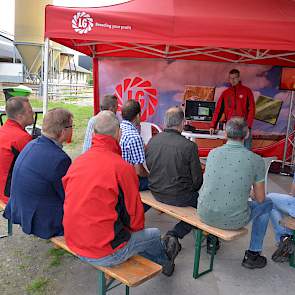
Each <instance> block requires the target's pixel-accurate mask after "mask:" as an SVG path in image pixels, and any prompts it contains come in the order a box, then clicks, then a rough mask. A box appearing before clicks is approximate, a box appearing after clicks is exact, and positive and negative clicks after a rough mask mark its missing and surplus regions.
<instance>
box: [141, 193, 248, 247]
mask: <svg viewBox="0 0 295 295" xmlns="http://www.w3.org/2000/svg"><path fill="white" fill-rule="evenodd" d="M140 195H141V200H142V202H143V203H145V204H147V205H149V206H151V207H153V208H155V209H157V210H160V211H162V212H164V213H166V214H168V215H170V216H173V217H175V218H177V219H179V220H182V221H185V222H186V223H189V224H191V225H193V226H195V227H197V228H199V229H201V230H204V231H206V232H208V233H210V234H212V235H214V236H216V237H219V238H221V239H223V240H225V241H231V240H234V239H236V238H239V237H240V236H242V235H246V234H247V233H248V230H247V229H246V228H241V229H238V230H223V229H218V228H215V227H212V226H210V225H207V224H205V223H204V222H202V221H201V220H200V217H199V216H198V214H197V212H196V209H195V208H193V207H176V206H171V205H166V204H164V203H161V202H158V201H157V200H156V199H155V198H154V197H153V195H152V193H151V192H150V191H143V192H140Z"/></svg>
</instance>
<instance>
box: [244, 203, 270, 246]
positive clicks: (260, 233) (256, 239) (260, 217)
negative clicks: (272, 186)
mask: <svg viewBox="0 0 295 295" xmlns="http://www.w3.org/2000/svg"><path fill="white" fill-rule="evenodd" d="M249 206H250V210H251V214H250V220H252V232H251V240H250V247H249V250H251V251H255V252H261V251H262V245H263V240H264V236H265V233H266V230H267V225H268V221H269V217H270V212H271V210H272V201H271V199H268V198H266V199H265V201H264V202H263V203H258V202H256V201H249Z"/></svg>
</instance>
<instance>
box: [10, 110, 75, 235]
mask: <svg viewBox="0 0 295 295" xmlns="http://www.w3.org/2000/svg"><path fill="white" fill-rule="evenodd" d="M72 117H73V115H72V114H71V113H70V112H69V111H67V110H65V109H61V108H57V109H52V110H50V111H48V112H47V113H46V115H45V117H44V120H43V126H42V135H41V136H40V137H38V138H37V139H35V140H33V141H31V142H30V143H29V144H27V145H26V147H25V148H24V149H23V150H22V152H21V153H20V155H19V157H18V158H17V160H16V163H15V167H14V169H13V174H12V184H11V196H10V199H9V202H8V204H7V206H6V208H5V211H4V217H5V218H7V219H10V220H11V221H12V223H15V224H20V225H21V227H22V229H23V231H24V232H25V233H26V234H33V235H36V236H38V237H40V238H43V239H49V238H51V237H52V236H58V235H63V226H62V218H63V203H64V190H63V186H62V181H61V179H62V177H63V176H64V175H65V174H66V172H67V170H68V168H69V166H70V164H71V159H70V158H69V157H68V155H67V154H66V153H65V152H64V151H63V150H62V143H64V142H66V141H68V140H70V138H71V135H72V125H73V122H72Z"/></svg>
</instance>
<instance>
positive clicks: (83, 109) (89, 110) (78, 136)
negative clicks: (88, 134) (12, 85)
mask: <svg viewBox="0 0 295 295" xmlns="http://www.w3.org/2000/svg"><path fill="white" fill-rule="evenodd" d="M30 103H31V105H32V107H33V108H42V101H41V100H39V99H30ZM4 104H5V102H4V100H3V99H2V100H0V106H4ZM56 107H62V108H65V109H67V110H69V111H71V112H72V113H73V115H74V126H75V127H74V130H73V131H74V134H73V140H72V143H71V144H67V145H65V151H66V152H67V153H68V154H69V155H70V156H71V157H72V158H75V157H76V156H78V155H79V154H80V152H81V150H82V145H83V141H84V134H85V129H86V126H87V123H88V120H89V118H90V117H91V116H92V115H93V107H92V106H81V105H78V104H74V103H73V100H70V99H66V100H63V101H60V100H59V101H49V103H48V109H52V108H56ZM42 118H43V115H39V116H38V122H37V124H38V125H42ZM4 120H5V119H4Z"/></svg>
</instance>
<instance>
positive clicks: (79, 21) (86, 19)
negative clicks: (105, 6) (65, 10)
mask: <svg viewBox="0 0 295 295" xmlns="http://www.w3.org/2000/svg"><path fill="white" fill-rule="evenodd" d="M92 27H93V18H92V17H90V15H89V14H88V13H86V12H77V13H76V14H75V15H74V16H73V19H72V28H73V29H74V30H75V32H77V33H79V34H86V33H88V32H90V31H91V30H92Z"/></svg>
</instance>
